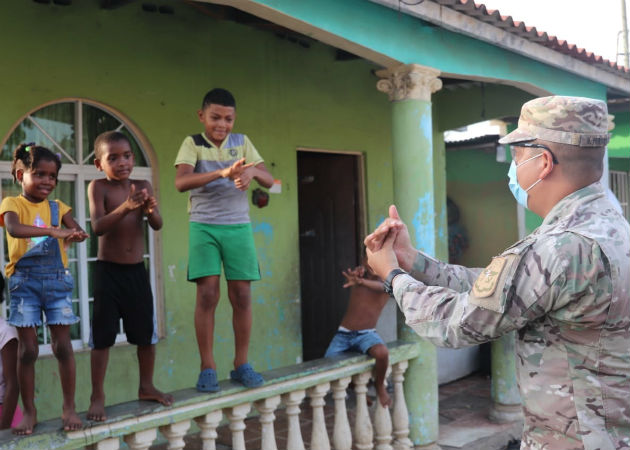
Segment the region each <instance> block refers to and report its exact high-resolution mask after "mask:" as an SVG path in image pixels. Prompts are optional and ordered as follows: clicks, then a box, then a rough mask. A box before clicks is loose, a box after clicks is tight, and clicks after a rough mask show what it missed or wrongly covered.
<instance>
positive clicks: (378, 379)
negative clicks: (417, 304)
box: [325, 264, 391, 407]
mask: <svg viewBox="0 0 630 450" xmlns="http://www.w3.org/2000/svg"><path fill="white" fill-rule="evenodd" d="M342 273H343V276H344V277H345V278H346V283H345V284H344V285H343V287H345V288H348V287H349V288H351V289H350V301H349V302H348V309H346V314H345V315H344V316H343V319H342V320H341V325H340V326H339V329H338V330H337V333H336V334H335V336H334V337H333V339H332V341H331V342H330V345H329V346H328V350H326V355H325V356H326V357H329V356H333V355H337V354H339V353H343V352H352V351H355V352H361V353H367V354H368V355H370V356H371V357H373V358H374V360H375V364H374V388H375V389H376V392H377V394H378V398H379V401H380V402H381V405H383V406H384V407H387V406H389V405H390V404H391V399H390V397H389V394H388V393H387V388H386V387H385V373H386V372H387V366H388V363H389V351H388V350H387V346H386V345H385V343H384V342H383V339H382V338H381V337H380V336H379V335H378V333H377V332H376V329H375V327H376V322H377V321H378V317H379V316H380V315H381V311H383V308H384V307H385V305H386V304H387V301H388V300H389V296H388V295H387V294H386V293H385V292H384V291H383V282H382V281H381V280H380V279H379V278H378V277H377V276H375V275H374V274H373V273H372V271H371V269H370V268H369V267H368V266H367V264H366V265H364V266H358V267H355V268H354V269H347V270H345V271H343V272H342Z"/></svg>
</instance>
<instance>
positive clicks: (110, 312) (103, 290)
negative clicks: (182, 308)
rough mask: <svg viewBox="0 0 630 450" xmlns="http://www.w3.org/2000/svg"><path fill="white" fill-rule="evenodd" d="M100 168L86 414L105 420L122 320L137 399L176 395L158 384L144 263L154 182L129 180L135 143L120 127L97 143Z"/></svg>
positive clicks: (154, 214) (93, 198) (157, 220)
mask: <svg viewBox="0 0 630 450" xmlns="http://www.w3.org/2000/svg"><path fill="white" fill-rule="evenodd" d="M94 153H95V159H94V164H95V165H96V168H97V169H98V170H100V171H103V172H104V173H105V177H106V178H105V179H99V180H94V181H92V182H91V183H90V185H89V187H88V197H89V201H90V217H91V222H92V230H94V233H96V235H97V236H98V260H97V261H96V264H95V267H94V278H93V285H94V312H93V317H92V353H91V363H92V396H91V398H90V408H89V410H88V414H87V418H88V419H89V420H95V421H103V420H105V419H106V418H107V417H106V414H105V391H104V388H103V384H104V381H105V371H106V369H107V361H108V359H109V348H110V347H111V346H112V345H114V342H115V340H116V335H117V334H118V331H119V322H120V319H121V318H122V320H123V326H124V329H125V334H126V335H127V341H128V342H129V343H130V344H135V345H137V346H138V349H137V353H138V365H139V372H140V385H139V388H138V398H139V399H140V400H154V401H157V402H160V403H162V404H163V405H170V404H172V402H173V397H172V396H171V395H169V394H165V393H163V392H160V391H159V390H157V389H156V388H155V386H154V385H153V367H154V364H155V343H156V342H157V338H156V333H155V330H154V319H153V317H154V316H153V295H152V292H151V285H150V282H149V277H148V274H147V271H146V268H145V266H144V258H143V254H144V240H145V238H144V216H146V217H147V221H148V223H149V226H150V227H151V228H153V229H154V230H159V229H160V228H162V217H161V216H160V212H159V211H158V205H157V200H156V199H155V197H154V196H153V188H152V187H151V183H149V182H148V181H146V180H132V179H130V178H129V176H130V175H131V171H132V169H133V164H134V156H133V152H132V151H131V144H130V142H129V139H128V138H127V136H125V135H124V134H123V133H120V132H118V131H108V132H105V133H102V134H101V135H99V136H98V137H97V138H96V141H95V142H94Z"/></svg>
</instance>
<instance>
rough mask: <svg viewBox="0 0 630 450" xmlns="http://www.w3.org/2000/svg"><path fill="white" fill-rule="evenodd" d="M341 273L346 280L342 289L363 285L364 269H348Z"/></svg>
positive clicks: (359, 267)
mask: <svg viewBox="0 0 630 450" xmlns="http://www.w3.org/2000/svg"><path fill="white" fill-rule="evenodd" d="M341 273H342V275H343V276H344V277H345V278H346V282H345V283H344V285H343V287H344V288H348V287H352V286H359V285H361V284H363V276H364V275H365V268H364V267H363V266H358V267H355V268H354V269H350V268H348V269H346V270H344V271H342V272H341Z"/></svg>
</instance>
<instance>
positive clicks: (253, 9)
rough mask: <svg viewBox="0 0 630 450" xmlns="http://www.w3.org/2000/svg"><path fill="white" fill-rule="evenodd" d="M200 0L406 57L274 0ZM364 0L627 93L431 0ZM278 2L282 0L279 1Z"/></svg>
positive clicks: (354, 48) (629, 87) (360, 52)
mask: <svg viewBox="0 0 630 450" xmlns="http://www.w3.org/2000/svg"><path fill="white" fill-rule="evenodd" d="M196 1H198V2H201V3H214V4H220V5H225V6H231V7H234V8H238V9H240V10H242V11H245V12H247V13H249V14H253V15H255V16H258V17H260V18H263V19H265V20H268V21H270V22H273V23H275V24H278V25H281V26H283V27H285V28H288V29H291V30H293V31H296V32H298V33H301V34H304V35H305V36H308V37H311V38H313V39H317V40H319V41H321V42H323V43H325V44H328V45H331V46H333V47H336V48H339V49H342V50H345V51H347V52H350V53H353V54H355V55H357V56H359V57H361V58H364V59H366V60H369V61H372V62H374V63H376V64H379V65H381V66H383V67H392V66H395V65H399V64H403V63H407V62H408V61H400V60H398V59H396V58H394V57H392V56H390V55H388V54H387V53H385V52H384V51H382V50H381V51H379V50H375V49H373V48H370V47H367V46H364V45H361V44H360V43H357V42H355V41H353V40H350V39H347V38H345V37H343V36H340V35H339V34H337V33H335V32H333V31H329V30H327V29H325V28H324V27H323V26H317V25H314V24H313V23H309V22H308V21H306V20H305V19H304V17H302V18H301V19H300V18H296V17H294V16H292V15H291V14H287V13H285V12H284V11H283V10H282V9H281V8H274V6H273V5H274V2H273V1H271V2H270V1H260V0H196ZM369 2H372V3H375V4H378V5H380V6H383V7H387V8H390V9H393V10H396V11H401V12H402V13H404V14H406V15H408V16H410V17H416V18H418V19H421V20H423V21H425V22H428V23H431V24H434V25H437V26H439V27H442V28H444V29H446V30H448V31H451V32H455V33H458V34H461V35H465V36H468V37H471V38H473V39H476V40H478V41H482V42H485V43H486V44H491V45H493V46H496V47H499V48H502V49H504V50H507V51H509V52H512V53H514V54H518V55H519V56H524V57H526V58H529V59H532V60H534V61H536V62H541V63H544V64H547V65H549V66H551V67H554V68H555V69H559V70H562V71H564V72H568V73H570V74H572V75H576V76H579V77H581V78H583V79H587V80H590V81H593V82H596V83H597V84H599V85H602V86H606V87H607V88H609V89H610V90H614V91H616V92H617V93H618V94H622V95H627V94H630V80H628V79H627V78H624V77H622V76H621V75H616V74H614V73H611V72H608V71H605V70H602V69H599V68H597V67H595V66H593V65H589V64H587V63H585V62H583V61H580V60H577V59H575V58H572V57H570V56H568V55H564V54H562V53H560V52H557V51H554V50H552V49H549V48H546V47H544V46H542V45H539V44H536V43H534V42H531V41H529V40H527V39H524V38H522V37H520V36H517V35H515V34H512V33H509V32H507V31H505V30H502V29H501V28H498V27H495V26H493V25H490V24H487V23H484V22H482V21H480V20H477V19H475V18H474V17H471V16H468V15H465V14H463V13H460V12H457V11H455V10H453V9H450V8H448V7H445V6H442V5H439V4H437V3H434V2H433V1H424V2H422V3H420V4H417V5H413V6H411V5H406V4H404V3H402V2H400V1H398V0H369ZM280 3H282V2H280ZM433 67H435V68H436V69H439V70H441V71H442V74H443V75H444V76H447V77H451V78H463V79H470V80H479V81H486V82H493V83H498V84H506V85H511V86H515V87H518V88H519V89H523V90H525V91H527V92H529V93H531V94H533V95H549V94H550V93H551V92H550V91H549V90H546V89H544V88H542V87H540V86H536V85H534V84H531V83H528V82H524V81H523V82H521V81H518V80H514V79H512V80H506V79H502V78H488V77H483V76H475V75H472V74H461V73H454V72H452V71H448V70H444V68H440V67H436V66H435V65H433Z"/></svg>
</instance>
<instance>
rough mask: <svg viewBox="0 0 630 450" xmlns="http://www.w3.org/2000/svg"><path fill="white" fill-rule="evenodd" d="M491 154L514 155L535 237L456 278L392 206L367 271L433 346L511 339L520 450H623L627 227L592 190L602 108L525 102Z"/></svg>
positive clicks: (603, 133)
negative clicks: (502, 150)
mask: <svg viewBox="0 0 630 450" xmlns="http://www.w3.org/2000/svg"><path fill="white" fill-rule="evenodd" d="M500 142H501V143H504V144H511V146H512V152H513V157H514V159H515V164H514V168H511V170H510V172H511V178H512V182H516V184H517V186H518V187H516V186H511V187H510V188H511V190H512V191H513V193H514V194H515V197H517V199H519V201H520V202H521V203H523V201H524V203H525V206H527V207H528V208H529V209H531V210H532V211H533V212H535V213H537V214H539V215H540V216H541V217H544V221H543V224H542V225H541V226H540V227H539V228H538V229H536V230H535V231H534V232H533V233H532V234H530V235H529V236H527V237H526V238H525V239H523V240H521V241H519V242H517V243H516V244H514V245H512V246H511V247H509V248H508V249H507V250H505V251H504V252H502V253H501V254H500V255H499V256H497V257H495V258H493V259H492V262H491V263H490V264H489V265H488V267H487V268H486V269H468V268H465V267H461V266H455V265H449V264H445V263H442V262H440V261H437V260H435V259H433V258H431V257H430V256H428V255H426V254H424V253H422V252H419V251H416V250H414V249H413V248H412V247H411V243H410V239H409V234H408V232H407V229H406V227H405V226H404V224H403V223H402V222H401V221H400V219H399V217H398V214H397V212H396V209H395V207H393V206H392V207H391V208H390V218H388V219H387V220H386V221H385V222H384V223H383V224H382V225H381V226H380V227H379V228H377V230H375V232H374V233H372V234H371V235H370V236H368V237H367V238H366V242H365V243H366V245H367V247H368V254H369V264H370V265H371V266H372V268H373V269H374V271H375V273H376V274H377V275H378V276H380V277H381V278H383V279H384V280H386V281H387V282H388V283H389V287H390V289H392V288H393V295H394V297H395V299H396V301H397V302H398V305H399V306H400V309H401V310H402V311H403V313H404V314H405V317H406V322H407V324H408V325H409V326H410V327H412V328H413V329H414V330H415V331H416V332H417V333H418V334H419V335H420V336H422V337H425V338H427V339H429V340H430V341H432V342H433V343H435V344H436V345H440V346H446V347H463V346H467V345H474V344H480V343H482V342H487V341H490V340H493V339H496V338H498V337H500V336H503V335H505V334H506V333H509V332H511V331H513V330H518V336H517V343H516V351H517V374H518V380H519V387H520V391H521V398H522V400H523V409H524V415H525V427H524V430H523V437H522V444H521V449H545V450H566V449H587V450H595V449H601V450H612V449H629V448H630V330H629V326H630V299H629V295H630V228H629V225H628V223H627V222H626V220H625V219H624V218H623V217H622V216H621V215H620V214H619V213H618V212H617V210H616V209H615V208H614V207H613V206H612V204H611V203H610V201H609V200H608V199H607V196H606V191H605V188H604V187H603V186H602V185H601V184H600V183H599V181H598V180H599V179H600V177H601V174H602V159H603V155H604V146H605V144H606V143H607V142H608V135H607V114H606V104H605V103H604V102H601V101H598V100H592V99H586V98H577V97H545V98H538V99H535V100H532V101H530V102H528V103H526V104H525V105H523V108H522V111H521V116H520V119H519V124H518V129H517V130H515V131H514V132H512V133H510V134H509V135H507V136H506V137H505V138H503V139H502V140H501V141H500ZM516 169H518V176H516V172H517V170H516ZM519 189H520V190H521V191H523V192H526V193H527V194H526V195H525V194H523V192H519ZM400 268H402V269H405V270H406V271H407V272H409V273H408V274H406V273H404V272H402V270H401V269H400ZM401 272H402V273H401Z"/></svg>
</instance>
